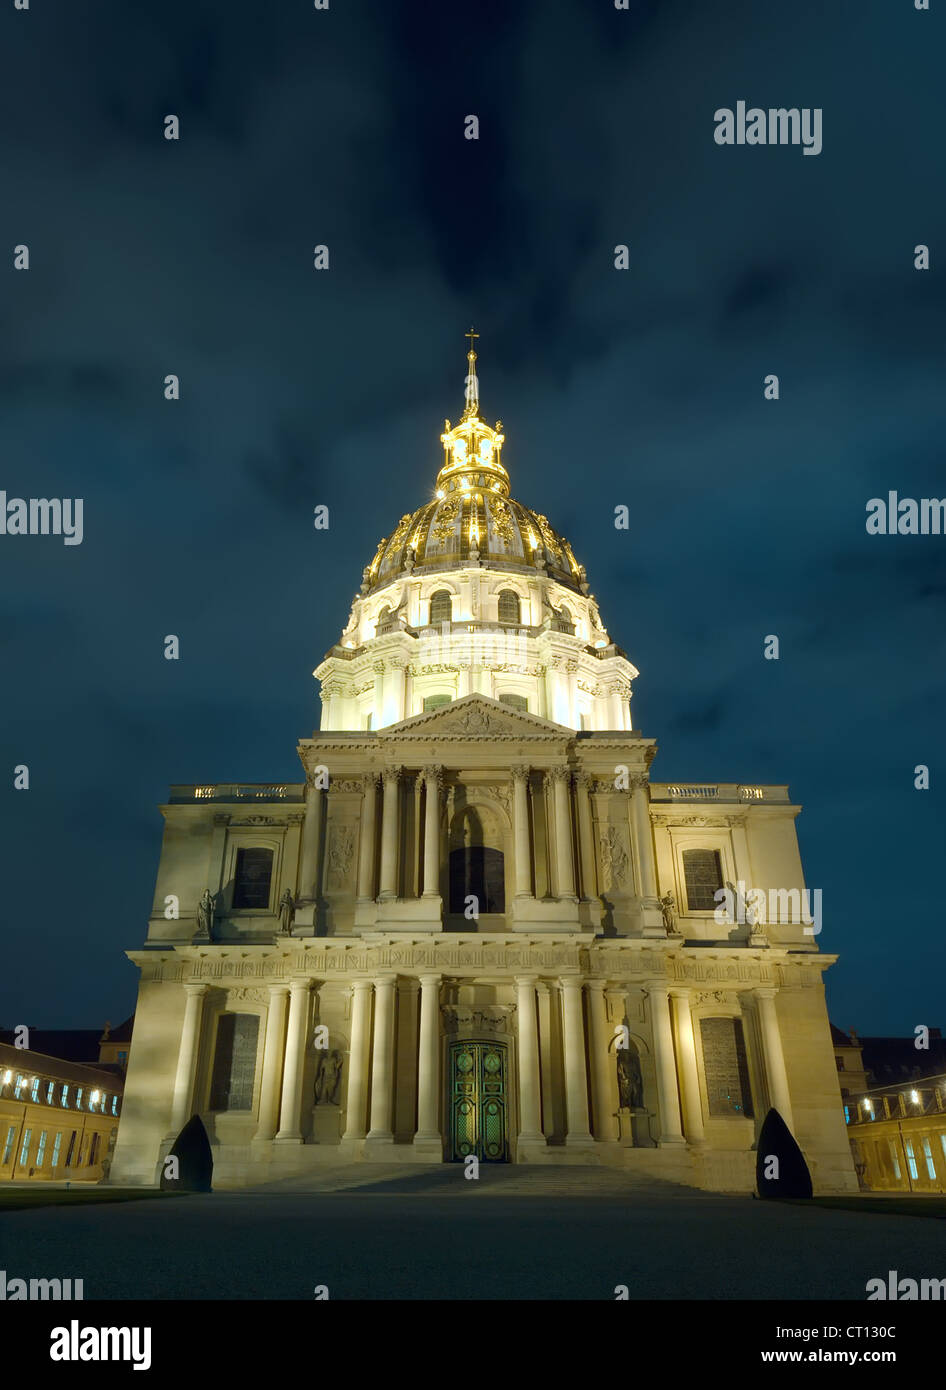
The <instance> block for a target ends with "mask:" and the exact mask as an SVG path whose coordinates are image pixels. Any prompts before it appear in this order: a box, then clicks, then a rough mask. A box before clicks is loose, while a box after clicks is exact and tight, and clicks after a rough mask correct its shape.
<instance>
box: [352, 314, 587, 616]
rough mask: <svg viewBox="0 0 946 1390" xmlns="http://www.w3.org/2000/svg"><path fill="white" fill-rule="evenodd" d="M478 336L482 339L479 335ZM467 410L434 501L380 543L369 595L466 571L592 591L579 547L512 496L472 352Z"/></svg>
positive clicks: (448, 447)
mask: <svg viewBox="0 0 946 1390" xmlns="http://www.w3.org/2000/svg"><path fill="white" fill-rule="evenodd" d="M473 336H476V335H475V334H474V335H473ZM467 361H468V364H469V370H468V373H467V379H466V409H465V411H464V413H463V417H462V419H461V420H460V422H459V424H457V425H456V426H454V427H453V428H451V425H450V421H449V420H447V421H445V426H446V428H445V430H444V433H443V434H442V435H441V436H440V439H441V443H442V444H443V447H444V462H443V466H442V467H441V469H440V472H439V473H438V474H437V490H436V496H435V498H434V499H433V501H430V502H427V503H425V504H424V506H422V507H418V509H417V511H415V512H412V513H407V514H405V515H404V516H402V517H401V519H400V521H399V522H398V524H397V527H396V528H395V530H394V531H393V532H392V533H391V535H390V536H385V537H384V538H383V539H382V540H381V542H380V543H379V545H378V549H377V553H376V554H375V557H374V560H373V561H372V563H371V565H370V566H369V567H368V569H367V570H366V571H365V575H364V584H363V585H362V593H371V592H372V591H373V590H375V589H379V588H382V587H383V586H384V585H385V584H390V583H391V581H392V580H394V579H396V578H398V576H399V575H402V574H410V573H416V572H417V571H418V570H420V571H424V570H426V571H428V573H429V572H431V571H434V570H438V569H441V570H443V569H452V568H455V567H459V566H461V565H469V564H481V565H483V566H485V567H486V568H488V569H514V570H520V571H522V570H533V571H534V570H536V569H539V570H541V571H542V573H544V574H548V575H550V576H551V577H552V578H553V579H556V580H557V581H558V582H559V583H560V584H564V585H565V586H566V587H568V588H571V589H574V590H575V591H576V592H587V586H586V583H585V572H584V568H583V567H582V566H580V565H579V564H578V562H577V561H576V559H575V556H574V554H573V553H572V548H571V546H570V545H569V544H568V541H567V540H565V539H564V537H563V536H561V535H559V533H558V532H557V531H555V530H554V529H553V528H552V527H551V526H550V525H549V522H548V518H547V517H544V516H543V515H542V514H541V513H540V512H534V511H532V510H531V509H530V508H529V507H524V506H523V505H522V503H521V502H517V501H516V500H515V499H514V498H512V497H510V495H509V474H508V473H507V472H506V469H505V468H504V467H503V463H502V458H501V454H502V446H503V441H504V438H505V436H504V435H503V434H502V422H501V421H499V420H497V422H496V424H495V426H494V427H492V428H491V427H490V426H489V425H488V424H487V423H486V422H485V420H483V419H482V417H481V416H480V413H479V383H478V380H477V376H476V353H475V352H474V351H473V349H472V347H471V348H470V351H469V352H468V354H467Z"/></svg>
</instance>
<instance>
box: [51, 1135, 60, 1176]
mask: <svg viewBox="0 0 946 1390" xmlns="http://www.w3.org/2000/svg"><path fill="white" fill-rule="evenodd" d="M61 1143H62V1130H59V1132H58V1133H57V1135H56V1137H55V1139H54V1140H53V1156H52V1158H51V1159H50V1166H51V1167H53V1168H57V1167H58V1166H59V1145H60V1144H61Z"/></svg>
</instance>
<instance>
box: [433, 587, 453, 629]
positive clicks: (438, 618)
mask: <svg viewBox="0 0 946 1390" xmlns="http://www.w3.org/2000/svg"><path fill="white" fill-rule="evenodd" d="M452 620H453V595H452V594H451V593H450V591H449V590H448V589H438V590H437V592H436V593H435V594H431V596H430V622H431V626H433V625H434V624H436V623H449V622H452Z"/></svg>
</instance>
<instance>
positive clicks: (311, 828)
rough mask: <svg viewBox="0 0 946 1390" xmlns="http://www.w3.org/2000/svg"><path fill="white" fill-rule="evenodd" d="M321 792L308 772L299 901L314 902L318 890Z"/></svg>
mask: <svg viewBox="0 0 946 1390" xmlns="http://www.w3.org/2000/svg"><path fill="white" fill-rule="evenodd" d="M323 799H324V797H323V793H322V789H321V787H319V786H318V785H317V782H316V778H315V777H314V776H313V774H312V773H311V772H310V773H308V774H307V776H306V793H305V821H304V822H303V825H302V854H301V857H300V863H299V901H300V902H308V903H311V902H315V900H316V896H317V894H318V891H319V849H320V846H321V841H322V802H323Z"/></svg>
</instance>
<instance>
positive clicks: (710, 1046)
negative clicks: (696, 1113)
mask: <svg viewBox="0 0 946 1390" xmlns="http://www.w3.org/2000/svg"><path fill="white" fill-rule="evenodd" d="M700 1036H701V1040H702V1045H703V1071H704V1075H705V1077H706V1099H707V1101H708V1103H709V1113H710V1115H736V1116H739V1115H743V1116H746V1117H748V1118H751V1117H752V1092H751V1090H750V1088H749V1065H748V1062H747V1060H746V1045H745V1040H744V1038H743V1035H742V1022H741V1020H740V1019H738V1018H702V1019H700Z"/></svg>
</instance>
